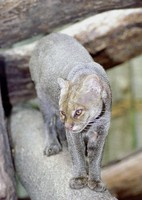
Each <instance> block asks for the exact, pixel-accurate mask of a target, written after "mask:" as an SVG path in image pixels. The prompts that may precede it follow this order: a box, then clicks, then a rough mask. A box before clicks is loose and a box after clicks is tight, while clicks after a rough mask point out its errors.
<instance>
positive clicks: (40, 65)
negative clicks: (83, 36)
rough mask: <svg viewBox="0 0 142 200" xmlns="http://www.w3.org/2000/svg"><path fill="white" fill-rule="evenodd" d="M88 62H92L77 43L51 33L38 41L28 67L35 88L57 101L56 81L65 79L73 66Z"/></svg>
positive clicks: (61, 35)
mask: <svg viewBox="0 0 142 200" xmlns="http://www.w3.org/2000/svg"><path fill="white" fill-rule="evenodd" d="M88 62H93V60H92V58H91V56H90V55H89V53H88V52H87V50H86V49H85V48H84V47H83V46H82V45H81V44H80V43H79V42H77V41H76V40H75V39H74V38H72V37H70V36H67V35H65V34H60V33H52V34H50V35H48V36H46V37H44V38H42V39H41V40H40V41H39V43H38V45H37V47H36V48H35V50H34V51H33V54H32V56H31V59H30V63H29V67H30V71H31V76H32V80H33V81H34V82H35V85H36V87H40V88H42V89H43V90H44V89H45V90H46V91H48V93H49V95H50V97H51V99H53V100H55V101H57V96H58V94H59V87H58V84H57V79H58V78H59V77H61V78H64V79H66V78H67V76H68V74H69V72H70V71H71V70H72V68H73V67H74V66H76V65H77V64H78V63H88Z"/></svg>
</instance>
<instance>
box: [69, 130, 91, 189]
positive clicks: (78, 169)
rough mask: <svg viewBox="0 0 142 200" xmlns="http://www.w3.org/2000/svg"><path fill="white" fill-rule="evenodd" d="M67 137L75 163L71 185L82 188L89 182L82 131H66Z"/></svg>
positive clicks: (73, 187)
mask: <svg viewBox="0 0 142 200" xmlns="http://www.w3.org/2000/svg"><path fill="white" fill-rule="evenodd" d="M66 137H67V141H68V148H69V151H70V154H71V158H72V164H73V178H71V180H70V187H71V188H72V189H81V188H83V187H85V186H86V185H87V182H88V177H87V171H86V162H85V145H84V141H83V138H82V135H81V133H72V132H71V131H68V130H67V131H66Z"/></svg>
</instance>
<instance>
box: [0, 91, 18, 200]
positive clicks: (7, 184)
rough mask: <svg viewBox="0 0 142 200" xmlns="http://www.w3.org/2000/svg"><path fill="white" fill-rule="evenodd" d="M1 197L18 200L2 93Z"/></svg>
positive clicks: (0, 126) (0, 106)
mask: <svg viewBox="0 0 142 200" xmlns="http://www.w3.org/2000/svg"><path fill="white" fill-rule="evenodd" d="M0 199H5V200H16V199H17V198H16V193H15V182H14V171H13V165H12V160H11V156H10V148H9V143H8V137H7V131H6V127H5V121H4V115H3V108H2V102H1V94H0Z"/></svg>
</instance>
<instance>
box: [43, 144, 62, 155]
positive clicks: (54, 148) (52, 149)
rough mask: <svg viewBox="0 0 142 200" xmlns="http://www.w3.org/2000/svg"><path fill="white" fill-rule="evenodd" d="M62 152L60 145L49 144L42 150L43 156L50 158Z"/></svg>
mask: <svg viewBox="0 0 142 200" xmlns="http://www.w3.org/2000/svg"><path fill="white" fill-rule="evenodd" d="M61 150H62V148H61V145H60V143H51V144H50V145H46V146H45V149H44V155H46V156H52V155H55V154H58V153H59V152H60V151H61Z"/></svg>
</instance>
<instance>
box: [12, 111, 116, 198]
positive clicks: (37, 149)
mask: <svg viewBox="0 0 142 200" xmlns="http://www.w3.org/2000/svg"><path fill="white" fill-rule="evenodd" d="M23 127H24V128H23ZM10 128H11V137H12V143H13V148H14V160H15V166H16V170H17V174H18V175H19V178H20V180H21V182H22V183H23V185H24V187H25V188H26V190H27V192H28V194H29V196H30V198H31V199H32V200H47V199H48V200H86V199H87V200H93V199H95V200H117V199H116V198H114V197H113V196H112V195H111V194H110V193H109V191H108V190H106V191H105V192H95V191H93V190H90V189H89V188H88V187H85V188H83V189H81V190H74V189H71V188H70V187H69V179H70V178H71V176H72V175H71V166H72V163H71V158H70V155H69V152H68V151H67V148H66V146H65V145H63V151H62V152H60V153H59V154H57V155H54V156H50V157H46V156H44V155H43V149H44V145H45V144H44V143H45V138H44V134H43V128H44V125H43V119H42V115H41V113H40V112H39V111H37V110H34V109H29V107H28V108H27V109H19V111H18V112H17V113H13V114H12V116H11V124H10Z"/></svg>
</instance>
